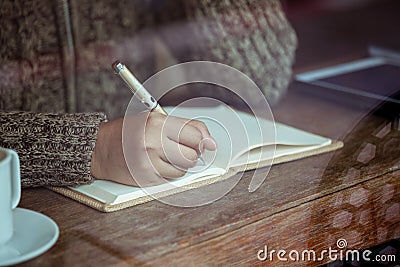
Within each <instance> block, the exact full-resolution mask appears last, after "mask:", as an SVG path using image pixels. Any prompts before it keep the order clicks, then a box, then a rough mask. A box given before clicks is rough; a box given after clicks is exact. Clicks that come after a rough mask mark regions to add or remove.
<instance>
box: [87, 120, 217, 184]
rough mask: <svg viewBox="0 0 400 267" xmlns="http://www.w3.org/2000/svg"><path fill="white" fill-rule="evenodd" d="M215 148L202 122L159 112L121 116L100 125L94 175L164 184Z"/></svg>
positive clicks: (92, 167)
mask: <svg viewBox="0 0 400 267" xmlns="http://www.w3.org/2000/svg"><path fill="white" fill-rule="evenodd" d="M123 124H124V125H123ZM122 129H124V130H122ZM123 135H124V136H123ZM123 142H124V146H123V145H122V143H123ZM216 147H217V145H216V143H215V141H214V139H213V138H212V137H211V136H210V133H209V132H208V129H207V127H206V126H205V124H204V123H202V122H200V121H196V120H187V119H182V118H177V117H172V116H168V117H167V116H165V115H162V114H160V113H156V112H150V113H140V114H136V115H130V116H127V117H126V118H125V122H124V119H123V118H119V119H116V120H113V121H110V122H105V123H103V124H101V126H100V128H99V132H98V137H97V141H96V146H95V149H94V152H93V154H92V161H91V174H92V175H93V176H94V177H96V178H97V179H103V180H111V181H115V182H118V183H122V184H127V185H135V186H150V185H156V184H160V183H163V182H164V181H165V180H164V179H163V178H167V179H173V178H178V177H181V176H183V175H184V174H185V173H186V171H187V169H188V168H190V167H193V166H194V165H195V164H196V162H197V159H198V156H199V154H201V152H202V151H203V149H208V150H215V149H216ZM123 149H124V150H125V151H123ZM124 152H125V157H126V161H125V157H124ZM126 162H128V163H129V164H128V166H129V167H130V168H131V172H130V171H129V169H128V166H127V164H126ZM131 173H132V175H133V176H134V177H132V175H131Z"/></svg>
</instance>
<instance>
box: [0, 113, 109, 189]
mask: <svg viewBox="0 0 400 267" xmlns="http://www.w3.org/2000/svg"><path fill="white" fill-rule="evenodd" d="M105 120H106V117H105V115H104V114H102V113H79V114H43V113H30V112H0V146H1V147H6V148H11V149H14V150H15V151H16V152H17V153H18V154H19V157H20V161H21V181H22V186H24V187H28V186H41V185H55V186H58V185H77V184H83V183H89V182H90V181H92V179H93V178H92V176H91V175H90V162H91V155H92V152H93V150H94V146H95V143H96V138H97V132H98V129H99V125H100V123H101V122H103V121H105Z"/></svg>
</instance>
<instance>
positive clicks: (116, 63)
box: [111, 60, 121, 72]
mask: <svg viewBox="0 0 400 267" xmlns="http://www.w3.org/2000/svg"><path fill="white" fill-rule="evenodd" d="M120 63H121V62H120V61H119V60H116V61H114V62H113V64H111V67H112V69H113V70H114V71H115V72H117V71H118V68H117V66H118V64H120Z"/></svg>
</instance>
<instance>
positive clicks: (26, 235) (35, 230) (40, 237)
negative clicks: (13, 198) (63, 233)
mask: <svg viewBox="0 0 400 267" xmlns="http://www.w3.org/2000/svg"><path fill="white" fill-rule="evenodd" d="M13 216H14V235H13V236H12V238H11V239H10V240H9V241H8V242H7V243H6V244H4V245H2V246H0V266H7V265H13V264H17V263H21V262H24V261H27V260H30V259H32V258H34V257H36V256H39V255H40V254H42V253H44V252H46V251H47V250H48V249H49V248H51V247H52V246H53V245H54V243H55V242H56V241H57V239H58V234H59V231H58V226H57V224H56V223H55V222H54V221H53V220H52V219H50V218H49V217H47V216H46V215H43V214H41V213H38V212H35V211H32V210H27V209H21V208H16V209H15V210H14V212H13Z"/></svg>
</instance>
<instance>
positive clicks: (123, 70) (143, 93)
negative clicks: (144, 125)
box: [112, 60, 205, 165]
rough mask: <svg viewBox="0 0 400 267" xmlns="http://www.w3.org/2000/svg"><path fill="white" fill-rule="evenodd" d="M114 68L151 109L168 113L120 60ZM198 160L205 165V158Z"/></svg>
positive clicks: (114, 64)
mask: <svg viewBox="0 0 400 267" xmlns="http://www.w3.org/2000/svg"><path fill="white" fill-rule="evenodd" d="M112 68H113V70H114V71H115V73H116V74H117V75H119V76H120V77H121V78H122V80H124V82H125V83H126V84H127V85H128V88H129V90H131V92H132V93H133V94H134V95H135V96H136V97H138V98H139V100H140V102H142V103H143V104H144V105H145V106H146V107H147V109H148V110H149V111H155V112H159V113H161V114H164V115H168V114H167V112H165V110H164V109H163V108H162V107H161V106H160V105H159V104H158V102H157V100H156V99H155V98H154V97H152V96H151V94H150V93H149V92H148V91H147V90H146V88H144V86H143V84H142V83H140V82H139V80H138V79H137V78H136V77H135V76H134V75H133V74H132V72H130V70H129V69H128V68H127V67H126V66H125V65H124V64H122V63H121V62H119V61H118V60H117V61H115V62H114V63H113V64H112ZM198 160H200V161H201V163H202V164H203V165H205V161H204V159H203V158H202V157H201V156H200V157H199V158H198Z"/></svg>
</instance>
